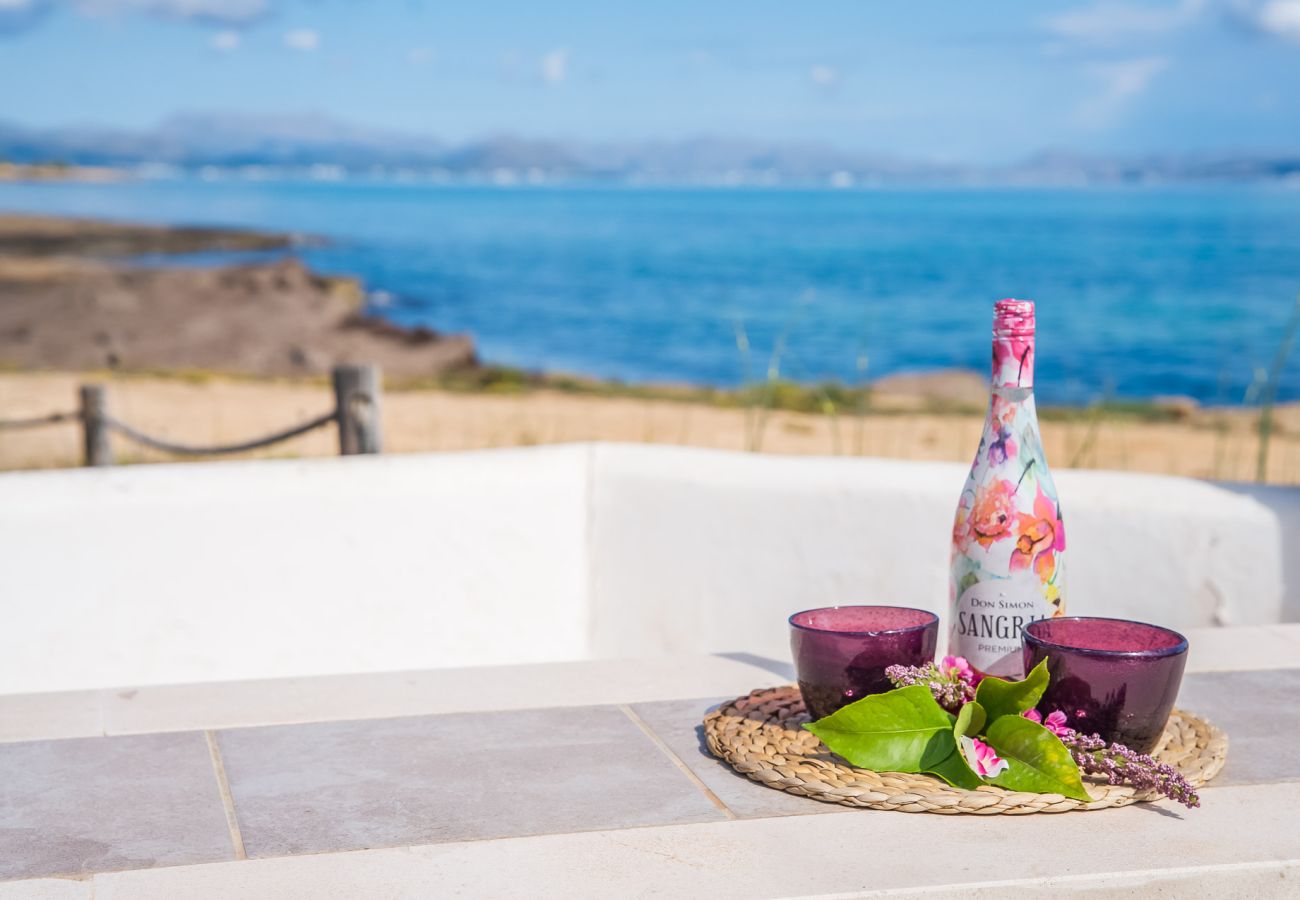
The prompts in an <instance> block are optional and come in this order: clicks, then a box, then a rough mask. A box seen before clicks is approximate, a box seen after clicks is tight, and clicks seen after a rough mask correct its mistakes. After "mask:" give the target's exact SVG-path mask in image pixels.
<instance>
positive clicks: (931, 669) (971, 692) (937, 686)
mask: <svg viewBox="0 0 1300 900" xmlns="http://www.w3.org/2000/svg"><path fill="white" fill-rule="evenodd" d="M885 677H886V678H888V679H889V680H890V681H891V682H892V683H893V685H894V687H896V688H901V687H911V686H912V685H914V684H920V685H924V686H925V687H927V688H929V690H930V693H931V694H933V695H934V699H935V700H936V701H938V703H939V705H940V706H942V707H943V708H944V709H946V710H948V712H950V713H953V714H956V713H957V712H958V711H959V710H960V709H961V708H962V705H963V704H965V703H968V702H970V701H971V700H974V699H975V686H974V685H973V684H971V683H970V681H969V680H968V679H966V678H964V677H962V675H961V674H960V673H959V672H958V671H956V670H955V669H954V667H952V666H950V667H949V668H948V671H947V672H944V671H942V670H941V669H940V668H939V667H938V666H937V665H935V664H934V663H926V664H925V665H923V666H890V667H889V668H887V669H885Z"/></svg>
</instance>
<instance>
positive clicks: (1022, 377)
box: [993, 334, 1034, 390]
mask: <svg viewBox="0 0 1300 900" xmlns="http://www.w3.org/2000/svg"><path fill="white" fill-rule="evenodd" d="M1033 386H1034V338H1033V335H1032V334H1031V335H1029V336H1028V337H1003V336H1000V335H996V334H995V335H994V336H993V388H994V390H997V389H998V388H1030V389H1032V388H1033Z"/></svg>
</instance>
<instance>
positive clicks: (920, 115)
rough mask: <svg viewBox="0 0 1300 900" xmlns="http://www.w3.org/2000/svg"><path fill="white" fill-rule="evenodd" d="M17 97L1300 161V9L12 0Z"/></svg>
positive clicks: (925, 145) (603, 131)
mask: <svg viewBox="0 0 1300 900" xmlns="http://www.w3.org/2000/svg"><path fill="white" fill-rule="evenodd" d="M0 85H3V86H4V90H3V91H2V92H0V119H2V120H6V121H11V122H16V123H18V124H23V125H29V126H56V125H69V124H77V125H84V124H97V125H109V126H116V127H125V128H143V127H149V126H151V125H154V124H156V123H157V122H159V121H160V120H163V119H165V118H166V117H167V116H169V115H172V114H177V113H186V112H196V111H197V112H222V113H229V112H237V113H246V114H256V115H271V116H278V115H301V114H303V113H318V114H323V115H325V116H329V117H332V118H337V119H340V120H342V121H345V122H350V123H356V124H359V125H364V126H372V127H380V128H386V129H395V130H401V131H410V132H418V133H424V134H431V135H436V136H439V137H443V138H446V139H448V140H451V141H462V140H467V139H472V138H475V137H481V136H484V135H488V134H502V133H510V134H518V135H524V136H529V137H541V138H560V139H581V140H596V141H605V140H613V141H622V140H644V139H677V138H683V137H691V136H701V135H708V136H720V137H739V138H754V139H764V140H768V139H771V140H791V141H798V140H811V141H818V142H825V143H830V144H833V145H837V146H842V147H846V148H854V149H869V150H878V151H880V152H882V153H889V154H895V155H900V156H906V157H915V158H923V159H932V160H951V161H975V162H990V161H1003V160H1013V159H1018V158H1021V157H1023V156H1026V155H1029V154H1031V153H1033V152H1036V151H1038V150H1041V149H1043V148H1049V147H1052V148H1069V149H1074V150H1082V151H1092V152H1105V153H1143V152H1161V151H1172V152H1185V151H1218V150H1244V151H1300V0H1163V2H1152V3H1137V2H1100V3H1098V2H1089V0H1079V2H1044V0H1037V2H1028V0H997V2H992V3H970V2H948V3H942V4H941V3H928V4H916V3H910V4H904V3H901V2H897V0H892V2H886V0H805V2H802V3H794V2H789V0H786V2H771V0H749V2H699V0H695V2H681V0H657V2H654V3H638V4H632V3H618V2H609V0H603V2H587V0H547V2H537V0H531V2H505V0H478V2H462V3H457V4H450V3H434V2H417V0H390V2H373V3H360V2H349V0H0Z"/></svg>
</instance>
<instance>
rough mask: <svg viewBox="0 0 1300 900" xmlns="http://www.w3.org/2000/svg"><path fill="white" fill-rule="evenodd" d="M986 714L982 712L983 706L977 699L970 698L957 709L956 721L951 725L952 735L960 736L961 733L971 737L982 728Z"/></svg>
mask: <svg viewBox="0 0 1300 900" xmlns="http://www.w3.org/2000/svg"><path fill="white" fill-rule="evenodd" d="M987 719H988V716H987V715H986V714H985V712H984V707H983V706H981V705H980V704H979V703H978V702H977V701H975V700H972V701H970V702H969V703H963V704H962V707H961V709H960V710H958V711H957V722H956V724H954V725H953V726H952V734H953V737H961V736H962V735H963V734H969V735H971V736H972V737H973V736H975V735H977V734H979V733H980V732H981V731H983V730H984V723H985V721H987Z"/></svg>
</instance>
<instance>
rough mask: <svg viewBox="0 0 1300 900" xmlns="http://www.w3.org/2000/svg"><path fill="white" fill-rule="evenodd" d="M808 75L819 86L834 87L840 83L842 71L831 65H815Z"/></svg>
mask: <svg viewBox="0 0 1300 900" xmlns="http://www.w3.org/2000/svg"><path fill="white" fill-rule="evenodd" d="M808 77H810V78H811V79H812V83H813V84H815V85H817V87H819V88H833V87H835V85H837V84H839V83H840V73H839V72H837V71H835V70H834V69H833V68H831V67H830V66H821V65H818V66H813V67H812V69H811V70H809V72H808Z"/></svg>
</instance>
